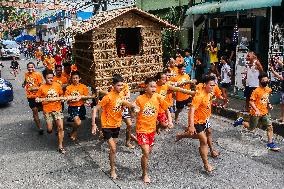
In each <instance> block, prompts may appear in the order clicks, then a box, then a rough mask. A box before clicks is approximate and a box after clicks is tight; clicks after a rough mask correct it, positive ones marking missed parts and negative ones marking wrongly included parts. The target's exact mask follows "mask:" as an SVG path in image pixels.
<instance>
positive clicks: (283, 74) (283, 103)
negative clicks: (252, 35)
mask: <svg viewBox="0 0 284 189" xmlns="http://www.w3.org/2000/svg"><path fill="white" fill-rule="evenodd" d="M274 62H276V63H277V64H278V65H280V66H281V68H282V72H281V74H279V73H277V72H276V71H275V69H274V65H272V64H271V65H270V69H271V72H272V73H273V75H274V76H275V77H276V78H277V79H279V80H280V81H281V94H280V104H281V118H280V119H279V120H278V121H279V122H281V123H282V124H283V123H284V69H283V62H282V61H281V60H279V59H275V60H274Z"/></svg>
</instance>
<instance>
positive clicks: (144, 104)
mask: <svg viewBox="0 0 284 189" xmlns="http://www.w3.org/2000/svg"><path fill="white" fill-rule="evenodd" d="M145 84H146V89H145V94H143V95H140V96H138V97H137V98H136V100H135V102H134V105H135V106H138V107H139V109H140V111H139V113H138V115H137V120H136V134H137V139H138V144H139V145H140V147H141V150H142V153H143V155H142V157H141V166H142V178H143V181H144V182H145V183H150V178H149V176H148V159H149V155H150V153H151V151H152V147H153V144H154V139H155V132H156V122H157V117H158V112H159V109H160V108H161V109H163V110H164V111H166V110H167V109H168V107H169V105H168V103H167V102H166V101H165V100H164V98H163V96H161V95H160V94H158V93H156V89H157V84H156V82H155V79H154V78H148V79H146V81H145Z"/></svg>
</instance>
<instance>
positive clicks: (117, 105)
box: [112, 99, 122, 112]
mask: <svg viewBox="0 0 284 189" xmlns="http://www.w3.org/2000/svg"><path fill="white" fill-rule="evenodd" d="M121 109H122V101H121V99H119V100H117V101H116V102H115V105H114V107H113V109H112V111H114V112H119V111H121Z"/></svg>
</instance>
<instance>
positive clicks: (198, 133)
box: [176, 76, 215, 172]
mask: <svg viewBox="0 0 284 189" xmlns="http://www.w3.org/2000/svg"><path fill="white" fill-rule="evenodd" d="M214 86H215V77H214V76H206V78H205V86H204V88H202V90H200V91H199V92H197V93H196V94H195V96H194V97H193V100H192V103H191V105H190V108H189V111H188V128H187V130H186V131H185V132H184V133H179V134H177V135H176V141H179V140H180V139H182V138H193V139H199V142H200V147H199V153H200V156H201V158H202V161H203V164H204V168H205V170H206V171H208V172H211V171H212V170H213V167H212V166H211V165H210V164H209V162H208V138H207V136H206V133H205V129H206V120H207V119H208V118H209V117H210V116H211V106H212V104H211V98H212V94H211V93H212V92H213V88H214Z"/></svg>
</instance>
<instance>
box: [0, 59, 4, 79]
mask: <svg viewBox="0 0 284 189" xmlns="http://www.w3.org/2000/svg"><path fill="white" fill-rule="evenodd" d="M2 68H4V66H3V64H2V62H0V78H1V72H2Z"/></svg>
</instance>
